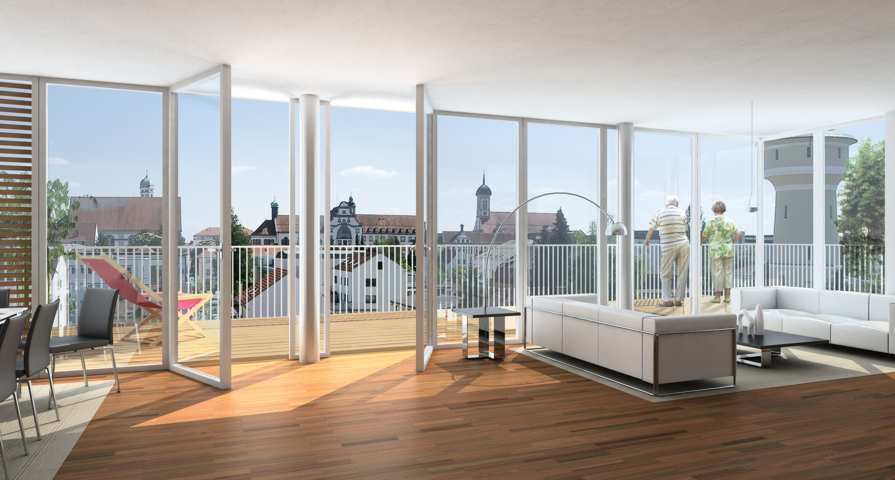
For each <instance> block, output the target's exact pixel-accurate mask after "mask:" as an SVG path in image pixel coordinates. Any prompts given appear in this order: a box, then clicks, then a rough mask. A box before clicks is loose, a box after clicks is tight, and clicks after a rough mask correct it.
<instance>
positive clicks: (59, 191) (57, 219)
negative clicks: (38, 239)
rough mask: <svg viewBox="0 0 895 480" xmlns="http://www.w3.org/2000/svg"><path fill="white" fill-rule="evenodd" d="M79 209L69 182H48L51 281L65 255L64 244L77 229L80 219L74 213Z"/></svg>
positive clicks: (48, 258)
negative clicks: (61, 258)
mask: <svg viewBox="0 0 895 480" xmlns="http://www.w3.org/2000/svg"><path fill="white" fill-rule="evenodd" d="M78 208H80V204H79V203H78V202H77V201H72V199H71V195H70V194H69V189H68V182H63V181H62V180H59V179H58V178H57V179H55V180H50V181H49V182H47V265H48V266H49V268H47V270H48V275H50V278H51V279H52V275H53V273H55V271H56V262H58V261H59V257H61V256H62V255H64V254H65V249H64V248H65V247H63V245H62V242H63V241H64V240H65V239H66V238H68V236H69V235H71V233H72V232H73V231H74V229H75V223H76V222H77V220H78V218H77V217H76V216H75V214H74V212H75V211H77V210H78Z"/></svg>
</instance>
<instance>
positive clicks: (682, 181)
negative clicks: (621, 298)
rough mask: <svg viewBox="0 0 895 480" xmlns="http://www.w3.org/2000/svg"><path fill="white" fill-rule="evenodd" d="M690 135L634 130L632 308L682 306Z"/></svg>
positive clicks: (654, 309) (658, 309)
mask: <svg viewBox="0 0 895 480" xmlns="http://www.w3.org/2000/svg"><path fill="white" fill-rule="evenodd" d="M691 152H692V138H691V135H686V134H677V133H665V132H654V131H643V130H637V131H635V133H634V189H633V196H634V198H633V212H634V214H633V232H631V233H632V234H633V235H634V271H633V272H632V274H633V277H634V292H633V293H634V308H635V309H637V310H642V311H648V312H652V313H659V314H671V313H674V312H678V313H680V312H682V311H684V310H685V309H686V308H687V303H688V299H689V295H690V292H689V291H688V273H689V263H688V262H689V244H690V242H691V239H690V232H689V218H690V191H691V189H690V183H691V182H690V165H691V162H692V155H691Z"/></svg>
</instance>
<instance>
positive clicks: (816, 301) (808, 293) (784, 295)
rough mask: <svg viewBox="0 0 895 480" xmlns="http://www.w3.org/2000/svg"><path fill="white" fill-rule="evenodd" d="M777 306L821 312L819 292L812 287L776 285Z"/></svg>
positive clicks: (807, 311)
mask: <svg viewBox="0 0 895 480" xmlns="http://www.w3.org/2000/svg"><path fill="white" fill-rule="evenodd" d="M762 307H763V305H762ZM777 308H781V309H787V310H798V311H800V312H805V313H821V312H820V292H819V291H817V290H815V289H813V288H799V287H777ZM824 313H826V312H824Z"/></svg>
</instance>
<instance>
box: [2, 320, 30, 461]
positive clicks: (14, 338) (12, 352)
mask: <svg viewBox="0 0 895 480" xmlns="http://www.w3.org/2000/svg"><path fill="white" fill-rule="evenodd" d="M27 319H28V312H24V313H22V314H21V315H17V316H15V317H12V318H10V319H9V320H7V321H5V322H3V323H2V324H0V402H5V401H6V399H7V398H9V397H10V396H12V399H13V404H14V405H15V407H16V417H17V418H18V420H19V433H20V434H21V436H22V447H24V449H25V455H28V443H27V442H26V440H25V426H24V425H23V424H22V409H21V408H20V407H19V389H18V386H19V382H18V378H17V377H16V357H18V354H19V338H21V337H22V331H23V330H24V329H25V321H26V320H27ZM0 456H2V457H3V473H5V474H6V478H9V472H8V467H7V465H6V451H5V449H4V447H3V439H2V435H0Z"/></svg>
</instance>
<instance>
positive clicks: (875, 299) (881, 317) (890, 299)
mask: <svg viewBox="0 0 895 480" xmlns="http://www.w3.org/2000/svg"><path fill="white" fill-rule="evenodd" d="M869 300H870V314H869V316H868V319H869V320H876V321H884V322H888V321H889V305H892V304H895V295H870V298H869Z"/></svg>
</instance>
